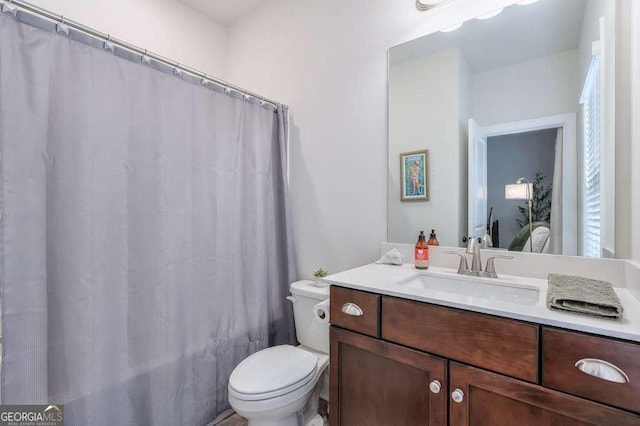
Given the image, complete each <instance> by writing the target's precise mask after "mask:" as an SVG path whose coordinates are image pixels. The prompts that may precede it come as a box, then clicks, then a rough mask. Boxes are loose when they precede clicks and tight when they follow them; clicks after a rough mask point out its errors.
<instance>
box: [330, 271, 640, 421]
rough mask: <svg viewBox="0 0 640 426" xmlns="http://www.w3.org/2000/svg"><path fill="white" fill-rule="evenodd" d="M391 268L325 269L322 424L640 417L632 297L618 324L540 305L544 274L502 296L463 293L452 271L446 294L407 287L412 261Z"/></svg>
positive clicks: (639, 336) (638, 304)
mask: <svg viewBox="0 0 640 426" xmlns="http://www.w3.org/2000/svg"><path fill="white" fill-rule="evenodd" d="M395 268H396V269H394V267H392V266H383V265H367V266H365V267H362V268H357V269H356V270H352V271H347V272H345V273H342V274H337V275H334V276H331V277H329V281H330V282H331V284H332V286H331V314H330V316H331V323H332V327H331V362H330V387H331V389H330V408H331V409H330V415H331V419H330V424H331V425H343V426H352V425H356V426H357V425H365V424H366V425H419V424H424V425H454V426H458V425H460V426H462V425H473V426H477V425H491V426H495V425H521V426H527V425H532V426H533V425H535V426H539V425H551V424H554V425H555V424H558V425H560V424H562V425H616V426H622V425H640V398H639V397H638V395H640V333H639V332H638V331H639V329H638V317H637V313H636V312H637V311H638V308H640V301H638V300H637V299H635V298H634V297H633V296H630V295H629V296H630V297H628V298H627V296H628V295H627V294H626V293H625V292H624V291H623V292H621V293H622V297H621V298H622V299H624V300H623V303H624V304H625V307H626V309H627V311H626V312H628V316H627V318H626V319H625V320H624V321H623V322H622V323H618V322H615V321H610V320H604V319H602V320H601V319H597V318H589V317H585V316H580V315H572V314H565V313H560V312H554V311H549V310H547V309H546V307H545V306H544V296H545V291H544V290H545V289H544V286H543V283H544V281H543V280H536V279H531V280H524V281H526V282H527V286H525V284H522V285H521V283H516V282H515V281H512V282H510V283H509V284H508V285H505V287H507V288H505V289H504V290H506V292H507V295H506V296H504V295H503V296H504V297H505V298H507V299H508V298H512V300H506V299H502V300H501V298H500V296H496V295H497V294H498V293H500V292H501V291H502V289H500V288H498V289H497V290H496V291H495V295H493V294H491V290H490V289H489V290H488V293H487V289H484V291H485V295H486V296H485V297H480V296H478V295H472V296H469V295H465V294H464V293H465V292H466V289H465V288H464V287H463V288H462V290H460V291H458V290H456V288H455V286H457V285H459V283H458V282H457V281H459V280H457V278H458V277H456V276H455V275H451V276H450V278H452V280H450V281H448V283H449V284H450V285H451V287H452V290H451V292H447V291H442V289H441V288H438V287H437V286H438V284H435V286H436V288H435V289H434V288H418V287H411V282H412V280H415V279H416V277H417V275H416V271H415V269H413V268H411V267H395ZM436 269H437V268H436ZM447 273H448V272H444V271H441V272H433V274H432V275H431V277H429V275H422V278H423V281H424V282H425V283H426V282H436V283H437V282H438V278H439V277H445V278H443V279H448V278H447V277H448V276H447ZM418 275H420V274H418ZM425 276H426V277H427V278H426V279H425V278H424V277H425ZM514 279H515V278H514ZM505 282H506V281H505ZM414 284H415V282H414ZM476 284H478V285H480V287H482V285H485V284H486V285H491V284H490V283H489V284H487V283H484V282H477V283H476ZM502 284H504V283H501V282H500V280H498V281H497V284H496V285H498V286H501V285H502ZM429 285H431V284H429ZM460 285H462V286H464V285H466V283H465V282H464V280H463V282H462V284H460ZM514 288H515V290H514ZM520 289H524V290H527V291H536V289H537V291H538V294H537V297H536V298H535V300H532V299H530V298H529V296H528V295H527V291H524V292H521V293H522V294H520V293H519V291H520ZM456 291H458V294H455V292H456ZM509 293H511V294H509ZM487 294H488V295H487ZM514 318H516V319H514ZM523 319H525V320H523ZM585 330H586V331H589V332H585ZM612 336H613V337H612ZM620 337H622V338H620ZM582 370H585V371H588V372H590V373H591V374H595V376H594V375H590V374H587V373H585V372H583V371H582ZM597 375H599V376H601V377H597ZM612 380H613V381H612Z"/></svg>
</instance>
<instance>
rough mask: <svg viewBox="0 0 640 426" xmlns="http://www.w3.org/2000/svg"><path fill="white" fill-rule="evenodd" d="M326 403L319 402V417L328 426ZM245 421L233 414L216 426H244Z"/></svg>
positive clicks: (323, 401)
mask: <svg viewBox="0 0 640 426" xmlns="http://www.w3.org/2000/svg"><path fill="white" fill-rule="evenodd" d="M327 405H328V404H327V402H326V401H325V400H323V399H321V400H320V415H321V416H322V417H324V425H325V426H329V416H328V414H327V411H328V410H327ZM246 425H247V419H245V418H243V417H240V416H239V415H237V414H233V415H232V416H230V417H227V418H226V419H224V420H223V421H222V422H221V423H218V426H246Z"/></svg>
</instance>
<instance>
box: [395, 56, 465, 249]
mask: <svg viewBox="0 0 640 426" xmlns="http://www.w3.org/2000/svg"><path fill="white" fill-rule="evenodd" d="M461 62H463V59H462V57H461V56H460V52H459V51H458V49H457V48H452V49H447V50H444V51H441V52H438V53H435V54H433V55H430V56H427V57H422V58H419V59H416V60H412V61H407V62H403V63H399V64H394V65H393V66H392V67H391V68H390V70H389V87H390V88H391V90H390V91H389V96H390V97H389V105H390V108H389V111H390V113H389V114H390V115H389V138H390V140H392V141H393V143H392V144H390V147H389V181H388V185H389V186H388V191H389V192H388V194H389V200H388V207H389V209H388V215H389V224H388V239H389V240H390V241H394V242H402V243H412V242H415V241H414V240H417V235H418V231H421V230H424V231H425V233H429V231H430V229H435V230H436V232H437V234H438V239H439V240H440V243H441V244H443V245H446V246H455V245H457V242H458V240H459V237H461V236H462V229H461V228H462V226H463V224H465V223H466V217H465V220H464V221H463V222H462V221H461V220H460V210H461V205H460V203H459V200H458V198H457V197H455V196H452V194H459V193H460V192H463V193H465V194H466V180H465V181H462V179H461V176H460V173H451V171H452V170H458V169H459V167H460V161H461V158H462V153H461V152H460V143H459V141H460V139H461V135H460V133H461V130H460V128H459V124H458V123H459V120H458V117H459V115H460V111H459V110H460V105H459V104H460V97H461V96H460V95H459V92H460V87H461V84H460V68H461V65H460V63H461ZM433 99H438V102H433ZM464 139H466V132H465V134H464ZM422 149H429V170H428V174H427V182H428V186H429V187H430V191H429V200H428V201H400V193H401V191H400V184H401V174H400V162H399V158H400V157H399V156H400V153H402V152H410V151H417V150H422ZM464 158H465V159H466V156H465V157H464ZM465 168H466V166H465ZM443 211H446V212H447V214H446V215H443V214H442V212H443ZM465 216H466V209H465Z"/></svg>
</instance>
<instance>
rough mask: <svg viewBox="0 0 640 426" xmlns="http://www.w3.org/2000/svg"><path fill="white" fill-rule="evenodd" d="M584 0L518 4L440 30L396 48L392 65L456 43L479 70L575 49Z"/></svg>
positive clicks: (391, 57)
mask: <svg viewBox="0 0 640 426" xmlns="http://www.w3.org/2000/svg"><path fill="white" fill-rule="evenodd" d="M585 4H586V1H585V0H541V1H539V2H537V3H535V4H532V5H528V6H520V5H513V6H510V7H508V8H506V9H505V10H504V11H503V12H502V13H501V14H500V15H498V16H496V17H495V18H491V19H488V20H485V21H482V20H476V19H473V20H471V21H468V22H465V23H464V25H463V26H462V28H460V29H458V30H456V31H453V32H450V33H442V32H437V33H434V34H430V35H428V36H425V37H422V38H419V39H416V40H413V41H410V42H407V43H404V44H401V45H399V46H395V47H393V48H392V49H391V50H390V51H389V52H390V53H389V62H390V64H397V63H400V62H404V61H409V60H412V59H417V58H419V57H423V56H428V55H430V54H432V53H435V52H439V51H441V50H444V49H447V48H450V47H453V46H457V47H458V48H459V49H460V51H461V53H462V55H463V56H464V57H465V59H466V61H467V63H468V64H469V66H470V68H471V70H472V71H474V72H481V71H485V70H488V69H492V68H497V67H501V66H505V65H509V64H513V63H517V62H523V61H527V60H531V59H534V58H541V57H544V56H548V55H553V54H556V53H560V52H564V51H566V50H570V49H576V48H577V47H578V44H579V42H580V32H581V29H582V21H583V17H584V13H585Z"/></svg>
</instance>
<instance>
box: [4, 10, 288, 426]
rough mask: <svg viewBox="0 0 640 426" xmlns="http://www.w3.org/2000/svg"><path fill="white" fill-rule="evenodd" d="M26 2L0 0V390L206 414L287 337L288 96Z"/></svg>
mask: <svg viewBox="0 0 640 426" xmlns="http://www.w3.org/2000/svg"><path fill="white" fill-rule="evenodd" d="M29 19H31V20H32V21H33V20H34V18H29V17H28V16H26V14H25V16H22V18H21V19H20V16H19V19H17V20H16V19H15V18H12V17H9V16H4V15H0V148H1V149H0V168H1V173H2V174H1V179H0V194H1V197H0V203H1V205H0V208H1V209H2V212H3V215H2V219H1V222H0V250H1V251H0V266H1V268H2V269H1V273H0V280H1V282H0V290H1V292H2V293H1V297H2V334H3V338H4V341H3V353H2V380H1V386H2V388H1V391H2V402H3V403H4V404H46V403H56V404H64V405H65V417H66V418H65V420H66V423H65V424H67V425H204V424H206V423H208V422H210V421H211V420H213V419H214V418H215V417H216V415H217V414H219V413H220V412H222V411H223V410H225V409H226V408H228V403H227V392H226V386H227V379H228V377H229V375H230V373H231V371H232V369H233V368H234V367H235V366H236V365H237V364H238V363H239V362H240V361H241V360H242V359H243V358H245V357H246V356H248V355H249V354H251V353H252V352H255V351H257V350H259V349H261V348H264V347H266V346H268V345H273V344H278V343H285V342H286V343H289V342H291V341H292V339H293V326H292V324H293V321H292V318H291V308H290V306H288V304H287V301H286V299H285V297H286V296H287V293H288V284H289V282H291V281H292V280H294V279H295V270H294V266H293V265H294V259H293V250H292V243H291V241H292V238H291V232H290V223H289V210H288V206H287V188H286V173H287V172H286V139H287V134H286V132H287V123H286V120H287V117H286V111H283V110H282V109H276V110H274V108H273V107H268V106H261V105H259V104H258V103H257V102H255V101H254V102H247V101H246V100H244V99H242V97H238V96H234V95H233V94H232V95H229V94H225V93H224V92H223V91H221V90H212V89H207V88H205V87H202V86H201V85H200V84H194V83H193V82H190V81H185V80H187V77H186V76H182V77H181V76H176V75H173V74H172V73H171V72H167V70H161V69H160V68H161V67H160V66H157V64H155V65H154V64H151V66H150V65H145V64H143V63H141V61H140V60H139V59H140V57H139V56H138V57H137V61H136V57H135V55H132V54H129V53H127V52H125V51H121V52H119V54H114V53H112V52H109V51H105V50H103V49H101V48H100V47H101V45H98V48H96V46H95V41H91V40H89V39H88V38H87V40H84V42H81V41H78V40H79V39H81V38H82V36H81V35H79V34H74V33H73V32H72V34H71V37H69V36H65V35H64V34H56V33H55V31H53V32H52V31H51V28H47V25H52V24H50V23H47V22H44V21H42V22H40V21H38V22H39V24H41V25H40V28H38V27H37V26H34V25H33V22H31V24H26V23H24V22H21V21H26V20H29ZM43 28H44V29H43ZM74 38H75V39H74ZM92 43H93V44H94V46H92V45H91V44H92ZM116 53H118V52H116ZM127 55H129V56H131V57H130V58H129V59H125V58H123V57H125V56H127ZM154 67H155V68H157V69H152V68H154Z"/></svg>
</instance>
